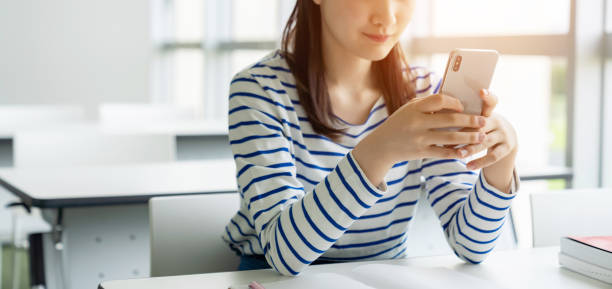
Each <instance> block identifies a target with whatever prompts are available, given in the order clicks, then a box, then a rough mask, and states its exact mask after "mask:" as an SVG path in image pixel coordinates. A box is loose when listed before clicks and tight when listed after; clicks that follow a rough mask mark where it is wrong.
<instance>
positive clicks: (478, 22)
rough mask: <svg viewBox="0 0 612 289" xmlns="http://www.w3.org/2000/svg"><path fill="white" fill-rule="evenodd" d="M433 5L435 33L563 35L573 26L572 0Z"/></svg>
mask: <svg viewBox="0 0 612 289" xmlns="http://www.w3.org/2000/svg"><path fill="white" fill-rule="evenodd" d="M421 5H422V4H421ZM429 5H431V9H432V12H433V13H432V14H431V16H432V17H431V18H432V19H431V35H433V36H467V35H525V34H560V33H567V32H568V28H569V15H570V14H569V8H570V5H569V0H539V1H532V0H514V1H488V0H463V1H455V0H432V1H430V3H429ZM543 15H546V16H545V17H544V16H543Z"/></svg>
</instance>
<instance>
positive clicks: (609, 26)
mask: <svg viewBox="0 0 612 289" xmlns="http://www.w3.org/2000/svg"><path fill="white" fill-rule="evenodd" d="M606 32H607V33H612V0H607V1H606ZM609 48H610V47H608V49H609Z"/></svg>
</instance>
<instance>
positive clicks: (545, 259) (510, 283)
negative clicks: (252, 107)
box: [99, 247, 612, 289]
mask: <svg viewBox="0 0 612 289" xmlns="http://www.w3.org/2000/svg"><path fill="white" fill-rule="evenodd" d="M558 252H559V247H546V248H537V249H520V250H512V251H499V252H494V253H493V254H492V255H491V256H489V258H488V259H487V260H485V261H484V262H483V263H481V264H480V265H468V264H465V263H464V262H463V261H461V260H459V259H458V258H457V257H456V256H454V255H452V256H436V257H420V258H411V259H400V260H387V261H375V262H356V263H341V264H328V265H314V266H310V267H309V268H308V269H307V270H306V271H305V272H303V273H302V274H303V275H305V274H315V273H321V272H327V273H329V272H333V273H343V272H348V271H350V270H351V269H352V268H354V267H356V266H358V265H362V264H366V263H386V264H394V265H405V266H406V270H410V267H412V266H416V267H445V268H449V269H452V270H456V271H458V272H462V273H465V274H469V275H472V276H475V277H479V278H482V279H487V280H490V281H493V282H495V283H497V284H499V285H501V286H503V287H504V288H521V289H522V288H572V289H574V288H611V287H612V286H611V285H609V284H606V283H603V282H600V281H598V280H595V279H591V278H588V277H586V276H583V275H580V274H578V273H574V272H572V271H569V270H566V269H564V268H561V267H560V266H559V265H558V257H557V253H558ZM287 278H289V277H283V276H281V275H279V274H278V273H276V272H274V271H272V270H271V269H268V270H253V271H241V272H224V273H210V274H198V275H185V276H172V277H157V278H146V279H131V280H120V281H106V282H102V283H101V284H100V287H99V288H103V289H128V288H129V289H145V288H146V289H158V288H159V289H161V288H180V289H201V288H228V287H229V286H232V285H240V284H248V283H249V282H250V281H253V280H256V281H258V282H271V281H279V280H285V279H287ZM298 278H299V277H298Z"/></svg>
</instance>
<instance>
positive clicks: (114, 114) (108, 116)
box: [99, 103, 231, 160]
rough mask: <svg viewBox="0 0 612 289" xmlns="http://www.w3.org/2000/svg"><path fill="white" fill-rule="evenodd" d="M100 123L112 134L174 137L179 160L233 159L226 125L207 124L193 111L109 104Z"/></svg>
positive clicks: (101, 107) (222, 122) (165, 107)
mask: <svg viewBox="0 0 612 289" xmlns="http://www.w3.org/2000/svg"><path fill="white" fill-rule="evenodd" d="M99 120H100V126H101V127H102V128H103V129H106V130H108V131H112V132H128V133H163V134H172V135H174V136H175V137H176V145H177V159H178V160H194V159H219V158H231V151H230V148H229V141H228V138H227V121H219V120H206V119H204V118H203V117H202V116H201V112H199V111H197V110H195V109H193V108H186V107H176V106H171V105H167V104H146V103H139V104H127V103H107V104H102V105H100V108H99Z"/></svg>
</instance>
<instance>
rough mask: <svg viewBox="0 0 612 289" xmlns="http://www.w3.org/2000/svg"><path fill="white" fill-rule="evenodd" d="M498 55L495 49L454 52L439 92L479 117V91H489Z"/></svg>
mask: <svg viewBox="0 0 612 289" xmlns="http://www.w3.org/2000/svg"><path fill="white" fill-rule="evenodd" d="M498 59H499V53H498V52H497V51H495V50H482V49H455V50H453V51H452V52H451V53H450V55H449V57H448V63H447V64H446V71H444V77H443V78H442V84H441V86H440V92H441V93H442V94H446V95H449V96H452V97H455V98H458V99H459V100H461V103H462V104H463V107H464V113H468V114H476V115H480V114H481V113H482V99H481V98H480V90H481V89H483V88H486V89H489V86H490V85H491V80H492V79H493V74H494V73H495V67H496V66H497V60H498Z"/></svg>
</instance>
